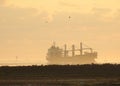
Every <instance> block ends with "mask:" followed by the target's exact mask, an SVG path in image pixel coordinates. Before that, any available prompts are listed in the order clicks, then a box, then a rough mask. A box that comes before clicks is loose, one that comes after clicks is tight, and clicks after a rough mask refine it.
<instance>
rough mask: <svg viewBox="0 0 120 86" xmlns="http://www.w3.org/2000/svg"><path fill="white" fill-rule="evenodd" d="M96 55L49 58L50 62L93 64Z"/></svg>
mask: <svg viewBox="0 0 120 86" xmlns="http://www.w3.org/2000/svg"><path fill="white" fill-rule="evenodd" d="M95 59H96V57H91V56H84V55H83V56H74V57H52V58H47V60H48V64H63V65H64V64H92V63H96V61H95Z"/></svg>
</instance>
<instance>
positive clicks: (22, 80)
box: [0, 64, 120, 86]
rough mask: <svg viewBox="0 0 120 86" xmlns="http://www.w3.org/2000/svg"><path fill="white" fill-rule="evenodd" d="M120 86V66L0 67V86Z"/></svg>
mask: <svg viewBox="0 0 120 86" xmlns="http://www.w3.org/2000/svg"><path fill="white" fill-rule="evenodd" d="M9 85H10V86H16V85H17V86H120V65H117V64H114V65H112V64H103V65H97V64H91V65H46V66H35V65H34V66H16V67H15V66H14V67H9V66H3V67H0V86H9Z"/></svg>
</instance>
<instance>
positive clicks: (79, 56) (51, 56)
mask: <svg viewBox="0 0 120 86" xmlns="http://www.w3.org/2000/svg"><path fill="white" fill-rule="evenodd" d="M46 58H47V61H48V64H60V65H65V64H92V63H96V61H95V59H96V58H97V52H96V51H93V49H92V48H90V47H86V46H84V45H83V43H82V42H81V43H80V48H79V49H76V48H75V45H72V49H71V50H69V49H67V45H66V44H65V45H64V49H62V48H60V47H58V46H56V45H55V43H54V44H53V45H52V46H51V47H50V48H49V49H48V52H47V56H46Z"/></svg>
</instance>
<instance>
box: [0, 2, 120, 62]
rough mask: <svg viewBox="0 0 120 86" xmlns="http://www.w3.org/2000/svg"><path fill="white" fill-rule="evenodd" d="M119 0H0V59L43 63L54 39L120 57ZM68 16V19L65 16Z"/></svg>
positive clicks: (104, 57) (102, 56) (103, 58)
mask: <svg viewBox="0 0 120 86" xmlns="http://www.w3.org/2000/svg"><path fill="white" fill-rule="evenodd" d="M119 3H120V0H0V62H15V61H16V59H15V58H16V56H18V61H19V62H24V63H26V62H33V63H45V62H46V60H45V56H46V53H47V49H48V48H49V47H50V46H51V44H52V42H53V41H56V43H57V44H58V45H60V46H61V47H62V45H64V44H65V43H66V44H68V45H69V46H70V45H71V44H76V45H77V46H79V42H81V41H82V42H84V43H85V44H87V45H90V46H91V47H93V48H94V49H95V50H96V51H98V53H99V57H98V59H97V62H117V63H119V62H120V61H119V60H120V53H119V51H120V46H119V44H120V35H119V33H120V5H119ZM69 16H71V19H70V20H69V19H68V17H69Z"/></svg>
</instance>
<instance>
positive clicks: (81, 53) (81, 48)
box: [80, 42, 83, 55]
mask: <svg viewBox="0 0 120 86" xmlns="http://www.w3.org/2000/svg"><path fill="white" fill-rule="evenodd" d="M80 55H83V44H82V42H81V43H80Z"/></svg>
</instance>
